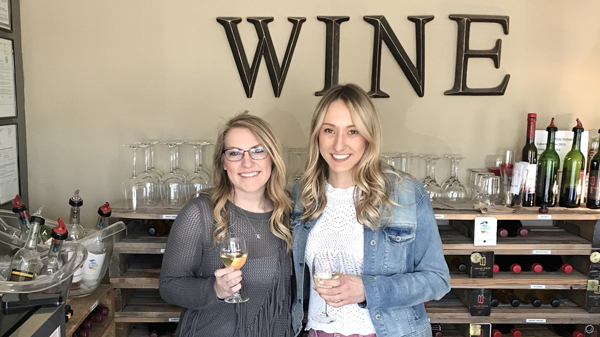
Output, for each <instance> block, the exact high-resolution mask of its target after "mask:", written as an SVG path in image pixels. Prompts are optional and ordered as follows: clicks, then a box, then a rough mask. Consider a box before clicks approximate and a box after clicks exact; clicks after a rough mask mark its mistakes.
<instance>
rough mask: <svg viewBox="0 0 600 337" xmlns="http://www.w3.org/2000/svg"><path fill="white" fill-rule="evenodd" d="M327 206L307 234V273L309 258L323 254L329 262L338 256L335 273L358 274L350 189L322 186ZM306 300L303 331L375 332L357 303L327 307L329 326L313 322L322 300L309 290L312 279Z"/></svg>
mask: <svg viewBox="0 0 600 337" xmlns="http://www.w3.org/2000/svg"><path fill="white" fill-rule="evenodd" d="M326 189H327V190H326V195H327V205H326V206H325V209H324V210H323V214H322V215H321V217H320V218H319V220H318V221H317V223H316V224H315V227H314V228H313V229H312V230H311V232H310V234H309V235H308V241H307V243H306V255H305V261H306V263H307V264H308V266H309V268H310V270H311V274H312V269H313V265H312V262H313V258H314V256H315V254H317V252H322V251H326V252H327V254H329V256H331V259H335V258H334V257H335V256H338V257H339V258H338V260H341V261H342V262H341V263H339V267H338V268H339V269H341V270H340V271H339V272H340V273H342V274H349V275H361V274H362V272H363V260H364V246H363V244H364V242H363V238H364V226H363V225H361V224H360V223H359V222H358V220H357V219H356V209H355V206H354V189H355V187H354V186H353V187H350V188H347V189H343V188H334V187H333V186H331V185H329V183H326ZM310 286H311V290H310V301H309V304H308V323H307V324H306V330H309V329H315V330H322V331H325V332H327V333H341V334H344V335H351V334H361V335H368V334H373V333H375V328H374V327H373V323H372V322H371V317H370V316H369V312H368V310H367V309H362V308H360V307H359V306H358V305H357V304H350V305H345V306H343V307H340V308H333V307H330V306H327V313H328V314H330V315H333V316H335V318H336V321H335V322H333V323H329V324H321V323H318V322H316V321H315V320H314V319H313V318H312V317H314V316H315V315H317V314H319V313H321V312H323V310H324V308H325V301H324V300H323V299H322V298H321V296H319V294H318V293H317V292H316V291H315V290H314V289H313V286H314V280H313V279H312V277H311V280H310Z"/></svg>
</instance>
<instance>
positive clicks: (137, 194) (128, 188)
mask: <svg viewBox="0 0 600 337" xmlns="http://www.w3.org/2000/svg"><path fill="white" fill-rule="evenodd" d="M123 146H125V147H128V148H130V149H131V151H132V152H133V172H132V175H131V177H130V178H129V179H127V180H125V181H123V183H122V184H121V190H122V191H123V198H124V201H125V208H126V209H128V210H131V211H135V210H137V209H139V208H140V207H141V205H145V204H148V200H149V199H151V198H152V197H151V192H150V190H149V189H148V186H147V185H146V183H145V182H144V181H143V180H142V179H140V178H139V177H138V176H137V172H136V163H137V149H138V148H140V147H141V145H139V144H125V145H123Z"/></svg>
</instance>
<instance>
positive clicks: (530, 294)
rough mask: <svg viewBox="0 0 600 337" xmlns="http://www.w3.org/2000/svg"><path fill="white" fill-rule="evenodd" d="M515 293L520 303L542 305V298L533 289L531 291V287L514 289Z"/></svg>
mask: <svg viewBox="0 0 600 337" xmlns="http://www.w3.org/2000/svg"><path fill="white" fill-rule="evenodd" d="M515 294H516V295H517V297H518V298H519V300H520V301H521V303H524V304H531V305H532V306H534V307H536V308H539V307H541V306H542V300H541V299H540V298H539V297H538V296H537V294H536V293H535V291H533V290H531V289H527V290H525V289H519V290H515Z"/></svg>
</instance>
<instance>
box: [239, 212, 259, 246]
mask: <svg viewBox="0 0 600 337" xmlns="http://www.w3.org/2000/svg"><path fill="white" fill-rule="evenodd" d="M234 207H235V215H236V217H237V218H238V219H240V224H241V223H242V222H247V223H248V224H249V225H250V228H252V231H253V232H254V237H256V239H257V240H260V234H259V233H258V232H257V231H256V228H254V226H253V225H252V221H250V219H249V218H248V216H247V215H246V212H245V211H244V210H243V209H241V208H239V207H237V206H235V204H234ZM238 208H239V209H238ZM238 213H241V214H242V215H243V216H244V218H245V221H244V218H242V217H241V216H239V215H238Z"/></svg>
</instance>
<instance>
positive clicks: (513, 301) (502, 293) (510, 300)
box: [492, 289, 521, 307]
mask: <svg viewBox="0 0 600 337" xmlns="http://www.w3.org/2000/svg"><path fill="white" fill-rule="evenodd" d="M492 297H494V298H496V299H498V301H500V303H504V304H510V306H512V307H518V306H519V305H521V301H520V300H519V298H518V297H517V295H515V293H514V292H513V291H512V290H508V289H497V290H492Z"/></svg>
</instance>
